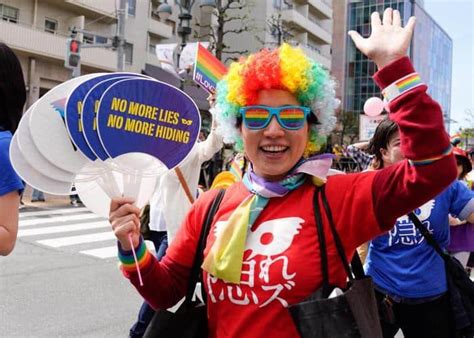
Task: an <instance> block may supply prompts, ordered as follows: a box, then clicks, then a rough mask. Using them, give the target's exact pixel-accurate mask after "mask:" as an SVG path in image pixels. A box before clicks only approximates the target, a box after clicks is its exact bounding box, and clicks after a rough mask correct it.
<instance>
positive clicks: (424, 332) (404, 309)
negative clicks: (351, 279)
mask: <svg viewBox="0 0 474 338" xmlns="http://www.w3.org/2000/svg"><path fill="white" fill-rule="evenodd" d="M375 295H376V297H377V304H378V306H379V312H380V324H381V326H382V331H383V336H384V338H393V337H394V336H395V334H396V333H397V332H398V330H399V329H401V330H402V332H403V335H404V337H405V338H450V337H451V336H452V334H451V333H452V326H451V325H452V321H451V307H450V304H449V297H448V295H447V294H445V295H443V296H441V297H439V298H437V299H435V300H432V301H429V302H426V303H422V304H404V303H395V302H390V301H388V302H387V301H386V300H384V299H385V295H384V294H382V293H380V292H378V291H375Z"/></svg>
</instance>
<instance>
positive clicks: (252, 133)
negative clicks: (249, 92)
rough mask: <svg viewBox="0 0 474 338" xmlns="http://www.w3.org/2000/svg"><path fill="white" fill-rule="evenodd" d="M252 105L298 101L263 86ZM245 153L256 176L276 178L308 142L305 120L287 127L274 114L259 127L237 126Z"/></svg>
mask: <svg viewBox="0 0 474 338" xmlns="http://www.w3.org/2000/svg"><path fill="white" fill-rule="evenodd" d="M255 105H261V106H269V107H279V106H289V105H290V106H298V105H300V103H299V102H298V100H297V99H296V98H295V96H293V95H292V94H291V93H290V92H288V91H286V90H280V89H264V90H261V91H259V92H258V95H257V101H256V102H255ZM240 131H241V135H242V139H243V142H244V150H245V153H246V155H247V157H248V159H249V160H250V162H252V164H253V169H254V171H255V173H256V174H257V175H259V176H260V177H263V178H265V179H267V180H270V181H278V180H281V179H282V178H284V177H285V176H286V174H287V173H288V171H289V170H290V169H291V168H292V167H293V166H294V165H295V164H296V163H297V162H298V160H299V159H300V158H301V157H302V156H303V152H304V150H305V147H306V143H307V142H308V137H309V126H308V122H305V124H304V126H303V128H301V129H299V130H287V129H284V128H282V127H281V126H280V124H279V123H278V121H277V120H276V118H275V117H272V120H271V122H270V124H269V125H268V126H267V127H266V128H264V129H261V130H250V129H247V128H246V127H245V126H244V125H243V124H242V126H241V128H240Z"/></svg>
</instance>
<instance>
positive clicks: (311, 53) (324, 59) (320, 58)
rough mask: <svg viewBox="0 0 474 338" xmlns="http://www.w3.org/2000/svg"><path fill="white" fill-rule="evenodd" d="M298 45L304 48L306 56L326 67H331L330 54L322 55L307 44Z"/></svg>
mask: <svg viewBox="0 0 474 338" xmlns="http://www.w3.org/2000/svg"><path fill="white" fill-rule="evenodd" d="M299 47H301V49H303V50H304V52H305V53H306V55H307V56H308V57H310V58H311V59H313V60H315V61H317V62H319V63H320V64H322V65H323V66H324V67H325V68H326V69H328V70H329V69H331V56H324V55H323V54H321V53H320V52H319V51H318V50H317V49H316V48H314V47H312V46H309V45H300V46H299Z"/></svg>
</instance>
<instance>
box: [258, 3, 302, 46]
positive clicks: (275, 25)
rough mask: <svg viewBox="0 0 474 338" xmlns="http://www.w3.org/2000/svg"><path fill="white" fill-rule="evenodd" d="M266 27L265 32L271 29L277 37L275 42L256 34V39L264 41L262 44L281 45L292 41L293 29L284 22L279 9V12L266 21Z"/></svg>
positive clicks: (271, 32) (272, 33)
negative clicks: (265, 39)
mask: <svg viewBox="0 0 474 338" xmlns="http://www.w3.org/2000/svg"><path fill="white" fill-rule="evenodd" d="M265 23H266V27H265V29H264V31H265V32H268V31H270V34H271V35H272V36H273V37H274V38H275V41H274V42H268V41H264V40H263V39H261V38H259V37H258V36H256V39H257V40H258V41H259V42H260V43H262V45H268V44H270V45H276V46H281V44H282V43H284V42H291V40H292V38H293V37H294V34H293V33H292V31H291V29H289V28H288V27H287V26H286V25H285V24H284V23H283V19H282V17H281V11H278V12H277V14H272V15H271V16H270V17H269V18H267V20H266V21H265Z"/></svg>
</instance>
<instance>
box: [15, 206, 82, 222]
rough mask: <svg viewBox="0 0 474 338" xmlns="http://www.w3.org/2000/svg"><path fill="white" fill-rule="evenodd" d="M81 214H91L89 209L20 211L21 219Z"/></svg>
mask: <svg viewBox="0 0 474 338" xmlns="http://www.w3.org/2000/svg"><path fill="white" fill-rule="evenodd" d="M80 212H89V210H87V208H84V207H80V208H63V209H48V210H41V211H20V219H22V218H26V217H32V216H46V215H57V214H73V213H80Z"/></svg>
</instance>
